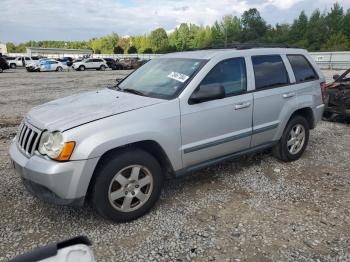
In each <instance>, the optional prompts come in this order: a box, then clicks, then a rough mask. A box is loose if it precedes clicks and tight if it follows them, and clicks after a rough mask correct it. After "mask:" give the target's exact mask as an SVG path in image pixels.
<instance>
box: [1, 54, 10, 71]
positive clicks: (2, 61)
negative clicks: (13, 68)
mask: <svg viewBox="0 0 350 262" xmlns="http://www.w3.org/2000/svg"><path fill="white" fill-rule="evenodd" d="M9 68H10V67H9V64H8V62H7V61H6V60H5V59H4V58H3V57H0V73H2V72H3V71H4V70H6V69H9Z"/></svg>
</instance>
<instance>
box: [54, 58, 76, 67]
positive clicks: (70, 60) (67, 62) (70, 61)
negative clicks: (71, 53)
mask: <svg viewBox="0 0 350 262" xmlns="http://www.w3.org/2000/svg"><path fill="white" fill-rule="evenodd" d="M57 61H58V62H61V63H62V64H65V65H67V66H72V65H73V58H71V57H62V58H59V59H57Z"/></svg>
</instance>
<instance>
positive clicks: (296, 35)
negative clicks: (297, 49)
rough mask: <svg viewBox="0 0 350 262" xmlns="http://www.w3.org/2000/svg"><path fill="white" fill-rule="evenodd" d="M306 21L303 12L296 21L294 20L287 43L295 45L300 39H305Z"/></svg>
mask: <svg viewBox="0 0 350 262" xmlns="http://www.w3.org/2000/svg"><path fill="white" fill-rule="evenodd" d="M307 24H308V19H307V16H306V15H305V12H304V11H301V13H300V15H299V17H298V19H295V20H294V22H293V24H292V26H291V28H290V33H289V41H290V42H291V43H296V42H298V41H300V40H302V39H305V33H306V30H307Z"/></svg>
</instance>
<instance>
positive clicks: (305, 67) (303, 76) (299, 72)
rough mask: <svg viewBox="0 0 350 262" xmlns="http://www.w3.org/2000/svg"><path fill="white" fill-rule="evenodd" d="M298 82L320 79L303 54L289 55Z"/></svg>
mask: <svg viewBox="0 0 350 262" xmlns="http://www.w3.org/2000/svg"><path fill="white" fill-rule="evenodd" d="M287 57H288V60H289V62H290V65H291V66H292V69H293V72H294V76H295V80H296V82H297V83H300V82H305V81H311V80H316V79H318V76H317V74H316V72H315V70H314V69H313V67H312V66H311V64H310V63H309V61H308V60H307V59H306V58H305V56H303V55H287Z"/></svg>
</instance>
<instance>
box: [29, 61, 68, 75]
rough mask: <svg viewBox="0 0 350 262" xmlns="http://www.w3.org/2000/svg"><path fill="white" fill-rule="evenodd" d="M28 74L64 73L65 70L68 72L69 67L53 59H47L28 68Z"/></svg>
mask: <svg viewBox="0 0 350 262" xmlns="http://www.w3.org/2000/svg"><path fill="white" fill-rule="evenodd" d="M26 69H27V71H28V72H47V71H58V72H62V71H63V70H67V69H68V66H67V65H65V64H63V63H61V62H58V61H56V60H52V59H45V60H42V61H40V62H39V63H35V64H31V65H30V66H28V67H26Z"/></svg>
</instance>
